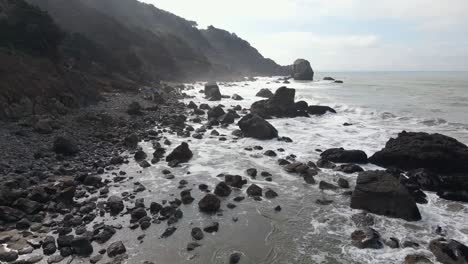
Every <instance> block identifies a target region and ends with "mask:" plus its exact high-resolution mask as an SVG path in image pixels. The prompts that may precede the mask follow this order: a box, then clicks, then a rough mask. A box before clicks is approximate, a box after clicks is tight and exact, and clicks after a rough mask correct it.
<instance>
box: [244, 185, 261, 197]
mask: <svg viewBox="0 0 468 264" xmlns="http://www.w3.org/2000/svg"><path fill="white" fill-rule="evenodd" d="M262 191H263V190H262V188H260V187H259V186H258V185H256V184H252V185H250V186H249V188H247V195H249V196H262Z"/></svg>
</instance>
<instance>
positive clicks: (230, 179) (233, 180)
mask: <svg viewBox="0 0 468 264" xmlns="http://www.w3.org/2000/svg"><path fill="white" fill-rule="evenodd" d="M224 182H225V183H226V184H227V185H229V186H232V187H235V188H239V189H241V188H242V186H244V185H245V184H247V180H245V179H244V178H242V177H241V176H239V175H225V176H224Z"/></svg>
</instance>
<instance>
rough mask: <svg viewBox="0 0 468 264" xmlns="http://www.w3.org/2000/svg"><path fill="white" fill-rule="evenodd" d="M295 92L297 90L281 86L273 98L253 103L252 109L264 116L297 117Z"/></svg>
mask: <svg viewBox="0 0 468 264" xmlns="http://www.w3.org/2000/svg"><path fill="white" fill-rule="evenodd" d="M295 94H296V90H294V89H290V88H286V87H284V86H283V87H280V88H278V90H276V92H275V94H274V96H273V97H272V98H270V99H267V100H262V101H257V102H255V103H253V104H252V106H251V107H250V111H251V112H252V113H254V114H257V115H259V116H261V117H263V118H271V117H272V116H276V117H295V116H297V110H296V105H295V103H294V97H295Z"/></svg>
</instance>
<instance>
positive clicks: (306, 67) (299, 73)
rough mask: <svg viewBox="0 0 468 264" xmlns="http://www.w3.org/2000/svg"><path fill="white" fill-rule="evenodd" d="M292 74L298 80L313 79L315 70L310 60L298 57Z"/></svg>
mask: <svg viewBox="0 0 468 264" xmlns="http://www.w3.org/2000/svg"><path fill="white" fill-rule="evenodd" d="M292 76H293V78H294V80H298V81H312V80H313V79H314V71H313V70H312V67H311V66H310V62H309V61H307V60H304V59H297V60H296V61H295V62H294V64H293V66H292Z"/></svg>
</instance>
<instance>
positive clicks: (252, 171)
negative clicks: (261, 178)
mask: <svg viewBox="0 0 468 264" xmlns="http://www.w3.org/2000/svg"><path fill="white" fill-rule="evenodd" d="M247 175H248V176H250V177H253V178H255V177H256V176H257V169H255V168H250V169H247Z"/></svg>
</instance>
